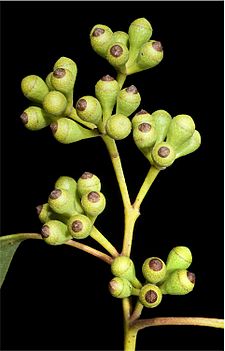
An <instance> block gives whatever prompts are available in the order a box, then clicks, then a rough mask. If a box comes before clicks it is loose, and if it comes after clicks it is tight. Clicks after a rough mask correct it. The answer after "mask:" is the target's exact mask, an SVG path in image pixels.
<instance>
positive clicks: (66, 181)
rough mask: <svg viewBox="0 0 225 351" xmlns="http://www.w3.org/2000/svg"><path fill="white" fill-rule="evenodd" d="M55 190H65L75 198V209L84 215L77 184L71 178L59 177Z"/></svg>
mask: <svg viewBox="0 0 225 351" xmlns="http://www.w3.org/2000/svg"><path fill="white" fill-rule="evenodd" d="M55 189H64V190H67V191H69V193H70V194H71V195H72V196H73V197H74V201H75V208H76V210H77V212H79V213H82V212H83V209H82V207H81V204H80V199H79V197H78V194H77V182H76V181H75V180H74V179H73V178H71V177H65V176H63V177H59V179H58V180H57V181H56V183H55Z"/></svg>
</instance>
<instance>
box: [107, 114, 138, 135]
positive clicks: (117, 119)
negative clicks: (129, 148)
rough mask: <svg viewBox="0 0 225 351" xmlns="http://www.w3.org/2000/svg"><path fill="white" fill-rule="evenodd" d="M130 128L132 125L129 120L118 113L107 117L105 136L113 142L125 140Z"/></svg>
mask: <svg viewBox="0 0 225 351" xmlns="http://www.w3.org/2000/svg"><path fill="white" fill-rule="evenodd" d="M131 128H132V124H131V121H130V120H129V118H128V117H127V116H124V115H122V114H120V113H117V114H115V115H112V116H111V117H109V119H108V120H107V123H106V132H107V134H108V135H109V136H110V137H111V138H113V139H115V140H122V139H124V138H126V137H127V136H128V135H129V134H130V132H131Z"/></svg>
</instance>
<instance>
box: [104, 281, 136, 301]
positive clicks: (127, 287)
mask: <svg viewBox="0 0 225 351" xmlns="http://www.w3.org/2000/svg"><path fill="white" fill-rule="evenodd" d="M132 289H133V287H132V284H131V283H130V282H129V280H127V279H124V278H120V277H115V278H113V279H112V280H111V281H110V282H109V291H110V293H111V294H112V296H114V297H117V298H119V299H124V298H125V297H129V296H131V295H132Z"/></svg>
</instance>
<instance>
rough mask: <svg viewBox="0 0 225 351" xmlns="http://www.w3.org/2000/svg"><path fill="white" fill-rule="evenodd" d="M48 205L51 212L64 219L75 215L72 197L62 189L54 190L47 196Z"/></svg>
mask: <svg viewBox="0 0 225 351" xmlns="http://www.w3.org/2000/svg"><path fill="white" fill-rule="evenodd" d="M48 204H49V206H50V207H51V209H52V210H53V211H55V212H56V213H59V214H62V215H64V216H66V217H70V216H72V215H74V214H76V213H77V211H76V208H75V205H74V196H73V195H72V194H71V193H70V192H69V191H67V190H64V189H54V190H53V191H52V192H51V194H50V195H49V198H48Z"/></svg>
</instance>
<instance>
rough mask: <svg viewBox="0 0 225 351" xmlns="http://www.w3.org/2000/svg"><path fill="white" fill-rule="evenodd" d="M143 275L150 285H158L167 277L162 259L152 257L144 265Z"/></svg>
mask: <svg viewBox="0 0 225 351" xmlns="http://www.w3.org/2000/svg"><path fill="white" fill-rule="evenodd" d="M142 273H143V276H144V277H145V279H146V280H147V281H148V282H149V283H153V284H157V283H159V282H160V281H162V280H163V279H164V278H165V276H166V265H165V263H164V262H163V260H161V258H158V257H150V258H147V259H146V260H145V262H144V263H143V266H142Z"/></svg>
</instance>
